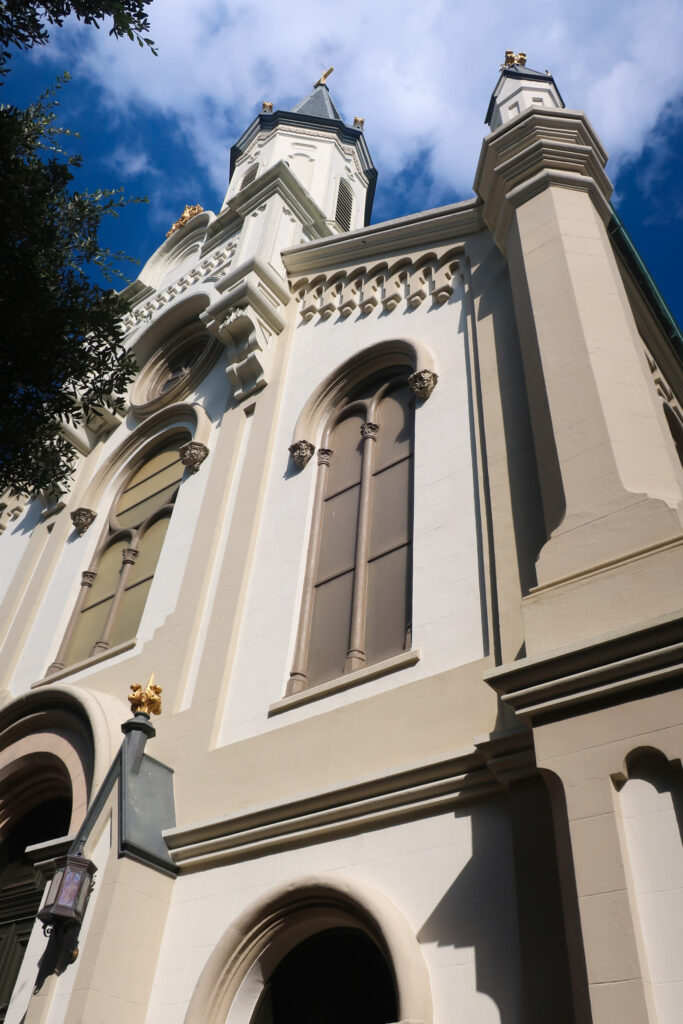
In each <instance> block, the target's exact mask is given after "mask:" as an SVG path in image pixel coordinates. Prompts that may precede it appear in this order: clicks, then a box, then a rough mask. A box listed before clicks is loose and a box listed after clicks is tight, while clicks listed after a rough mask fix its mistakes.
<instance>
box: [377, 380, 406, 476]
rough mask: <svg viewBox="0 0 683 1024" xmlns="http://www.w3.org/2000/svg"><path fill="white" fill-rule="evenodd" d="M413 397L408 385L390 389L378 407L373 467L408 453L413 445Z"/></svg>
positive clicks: (379, 467) (387, 463) (383, 464)
mask: <svg viewBox="0 0 683 1024" xmlns="http://www.w3.org/2000/svg"><path fill="white" fill-rule="evenodd" d="M413 408H414V397H413V394H412V392H411V390H410V388H408V387H401V388H398V389H397V390H396V391H392V392H391V394H389V395H387V397H386V398H384V399H383V400H382V404H381V405H380V407H379V431H378V433H377V442H376V451H375V469H382V468H383V467H384V466H388V465H390V463H392V462H395V461H396V460H397V459H402V458H405V456H406V455H410V453H411V451H412V447H413Z"/></svg>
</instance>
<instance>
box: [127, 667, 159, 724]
mask: <svg viewBox="0 0 683 1024" xmlns="http://www.w3.org/2000/svg"><path fill="white" fill-rule="evenodd" d="M130 690H131V692H130V693H129V694H128V700H129V701H130V708H131V711H132V712H133V714H134V715H139V714H143V715H160V714H161V687H160V686H159V685H158V684H157V683H155V682H154V673H153V672H152V674H151V676H150V677H149V680H148V681H147V686H146V687H145V689H144V690H143V689H142V684H141V683H131V684H130Z"/></svg>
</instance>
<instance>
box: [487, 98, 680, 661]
mask: <svg viewBox="0 0 683 1024" xmlns="http://www.w3.org/2000/svg"><path fill="white" fill-rule="evenodd" d="M606 158H607V156H606V153H605V152H604V150H603V148H602V146H601V144H600V142H599V140H598V139H597V137H596V135H595V133H594V132H593V129H592V128H591V126H590V124H589V122H588V120H587V119H586V117H585V116H584V115H583V114H581V113H578V112H575V111H568V110H545V111H543V112H542V113H541V112H537V111H535V110H529V111H528V113H527V114H525V115H522V116H521V117H518V118H516V119H515V120H513V121H511V122H508V123H507V124H505V125H503V126H502V127H501V128H499V129H498V130H497V131H495V132H493V133H492V134H491V135H489V136H488V137H487V138H486V139H485V140H484V144H483V148H482V155H481V159H480V162H479V167H478V170H477V176H476V180H475V189H476V190H477V191H478V193H479V195H480V196H481V197H482V199H483V200H484V218H485V220H486V222H487V224H488V225H489V227H490V228H491V231H492V232H493V234H494V237H495V239H496V242H497V244H498V246H499V248H500V249H501V250H502V251H503V253H504V254H505V255H506V257H507V260H508V266H509V271H510V279H511V283H512V288H513V296H514V302H515V314H516V319H517V327H518V331H519V335H520V342H521V348H522V355H523V361H524V372H525V379H526V387H527V394H528V400H529V406H530V412H531V420H532V429H533V434H534V445H535V449H536V457H537V461H538V469H539V479H540V484H541V491H542V500H543V511H544V516H545V522H546V531H547V537H548V539H547V542H546V544H545V545H544V547H543V548H542V550H541V552H540V555H539V558H538V561H537V566H536V569H537V578H538V584H539V590H542V588H553V587H554V586H555V585H556V584H558V583H559V582H560V581H567V580H570V579H571V580H574V581H576V579H577V577H581V576H583V575H585V574H586V573H588V572H593V571H594V570H595V569H597V568H601V569H603V568H604V567H606V566H608V567H611V568H610V572H609V573H608V576H609V579H610V580H612V579H613V578H614V572H615V571H617V572H618V567H622V568H623V566H624V564H625V563H626V562H628V561H629V560H632V559H633V558H634V557H640V556H641V555H642V553H643V552H646V551H652V550H654V549H661V548H662V546H669V545H671V543H672V542H675V541H676V540H677V539H680V538H681V512H680V509H681V505H680V503H681V497H682V494H681V475H680V470H679V469H678V468H677V467H676V466H675V465H674V462H673V459H672V457H671V453H670V451H669V446H668V444H667V441H666V437H665V430H666V425H665V423H664V422H663V419H662V417H661V415H660V411H659V409H658V408H657V405H656V401H655V396H654V394H653V392H652V390H651V386H650V383H649V381H648V380H647V377H646V374H645V368H644V362H643V357H642V342H641V340H640V338H639V335H638V332H637V329H636V326H635V322H634V320H633V316H632V314H631V311H630V307H629V303H628V298H627V295H626V291H625V287H624V284H623V281H622V279H621V276H620V274H619V270H618V267H617V264H616V260H615V257H614V254H613V251H612V247H611V243H610V240H609V236H608V234H607V230H606V224H607V223H608V222H609V220H610V218H611V207H610V206H609V203H608V199H609V196H610V193H611V185H610V182H609V180H608V179H607V177H606V175H605V172H604V170H603V166H604V163H605V161H606ZM679 550H680V549H679ZM615 567H617V568H615ZM631 569H632V566H631ZM630 571H631V570H630V569H629V570H627V575H628V573H629V572H630ZM638 571H639V573H640V586H641V592H640V598H639V600H638V602H637V603H634V605H633V608H632V609H630V610H626V616H627V617H628V616H629V615H632V617H633V621H634V622H635V621H639V619H640V618H641V617H642V608H643V605H644V603H645V604H646V605H647V603H648V601H649V600H650V599H651V602H652V603H651V604H650V608H651V615H652V616H654V615H658V614H664V613H666V612H667V611H670V610H672V606H671V600H672V599H673V595H672V594H671V593H669V592H667V593H666V594H661V593H659V591H658V585H657V584H656V583H655V582H654V578H655V576H658V575H659V574H660V569H659V568H657V570H656V571H655V572H653V573H652V574H651V575H652V582H650V581H648V580H645V579H644V576H647V575H648V573H647V572H643V567H642V565H641V566H640V567H639V570H638ZM610 573H611V575H610ZM617 586H618V587H619V589H620V591H622V592H623V591H624V590H625V589H627V588H626V587H625V586H624V585H623V581H622V583H621V584H617ZM643 586H644V587H645V592H644V591H643V589H642V588H643ZM571 587H572V585H570V586H569V587H565V589H564V591H563V592H562V594H558V593H556V592H554V593H550V592H549V593H547V594H543V595H542V596H541V597H539V596H538V595H535V596H534V597H532V598H531V599H530V600H529V601H528V609H527V612H526V619H527V627H528V630H527V632H528V636H527V649H528V650H530V651H538V650H544V649H546V650H547V649H549V648H551V647H554V646H559V645H560V644H561V643H566V642H568V641H571V640H576V639H581V638H584V637H587V636H590V635H595V634H596V632H601V631H606V630H608V629H610V628H615V627H616V626H619V625H623V622H624V609H620V610H619V611H618V613H617V612H615V615H614V616H611V615H610V607H611V606H612V607H613V602H611V601H610V599H609V597H608V595H607V592H606V590H605V588H603V590H602V592H601V593H600V596H599V598H596V600H595V601H594V602H593V606H591V602H588V603H587V602H586V594H585V591H584V590H583V589H582V587H581V586H580V585H578V586H576V587H575V595H574V596H572V594H571V593H570V591H571ZM597 589H599V588H597ZM597 589H596V588H594V590H593V593H594V594H597ZM679 598H680V594H679ZM627 603H628V602H627ZM540 604H543V605H544V607H543V608H540V607H539V605H540ZM596 605H597V607H598V614H597V616H596V607H595V606H596ZM575 612H576V615H575V614H574V613H575ZM571 620H573V621H574V631H573V632H572V633H571V634H567V633H566V631H565V627H566V625H567V623H568V622H569V621H571ZM596 626H597V628H596Z"/></svg>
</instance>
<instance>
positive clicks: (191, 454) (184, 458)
mask: <svg viewBox="0 0 683 1024" xmlns="http://www.w3.org/2000/svg"><path fill="white" fill-rule="evenodd" d="M178 454H179V455H180V461H181V462H182V464H183V466H186V467H187V468H188V469H189V471H190V473H196V472H197V470H198V469H199V467H200V466H201V464H202V462H203V461H204V459H205V458H206V456H207V455H208V454H209V449H208V448H207V447H206V445H205V444H202V443H201V441H188V442H187V443H186V444H183V445H181V446H180V448H179V449H178Z"/></svg>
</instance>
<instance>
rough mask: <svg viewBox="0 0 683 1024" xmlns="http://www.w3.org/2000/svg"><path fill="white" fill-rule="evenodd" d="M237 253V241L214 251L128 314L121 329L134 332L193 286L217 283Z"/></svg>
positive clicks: (122, 321)
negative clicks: (134, 328)
mask: <svg viewBox="0 0 683 1024" xmlns="http://www.w3.org/2000/svg"><path fill="white" fill-rule="evenodd" d="M236 251H237V239H233V240H231V241H230V242H228V243H227V244H226V245H223V246H221V247H219V248H217V249H214V251H213V252H212V253H210V254H209V255H208V256H205V257H204V259H203V260H200V262H199V263H198V264H197V266H196V267H193V269H192V270H190V271H188V273H186V274H183V275H182V277H179V278H178V279H177V280H176V281H173V283H172V284H169V285H168V286H167V287H166V288H164V290H163V291H160V292H157V293H156V294H155V295H154V296H153V297H152V298H150V299H148V300H147V302H145V304H144V305H141V306H138V307H136V308H135V309H133V310H131V312H130V313H127V314H126V315H125V316H124V317H123V318H122V320H121V327H122V328H123V330H124V331H125V332H127V331H130V330H132V328H133V327H136V326H137V325H138V324H139V323H142V322H143V321H149V320H151V319H152V317H153V316H154V315H155V313H158V312H159V310H160V309H162V308H163V307H164V306H167V305H168V304H169V302H172V301H173V300H174V299H177V298H178V297H179V296H180V295H182V294H183V293H184V292H186V291H187V290H188V288H191V287H192V285H195V284H202V283H209V282H215V281H216V279H218V278H219V277H220V275H221V274H223V273H225V271H226V270H228V269H229V268H230V266H231V264H232V261H233V258H234V255H235V252H236Z"/></svg>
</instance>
